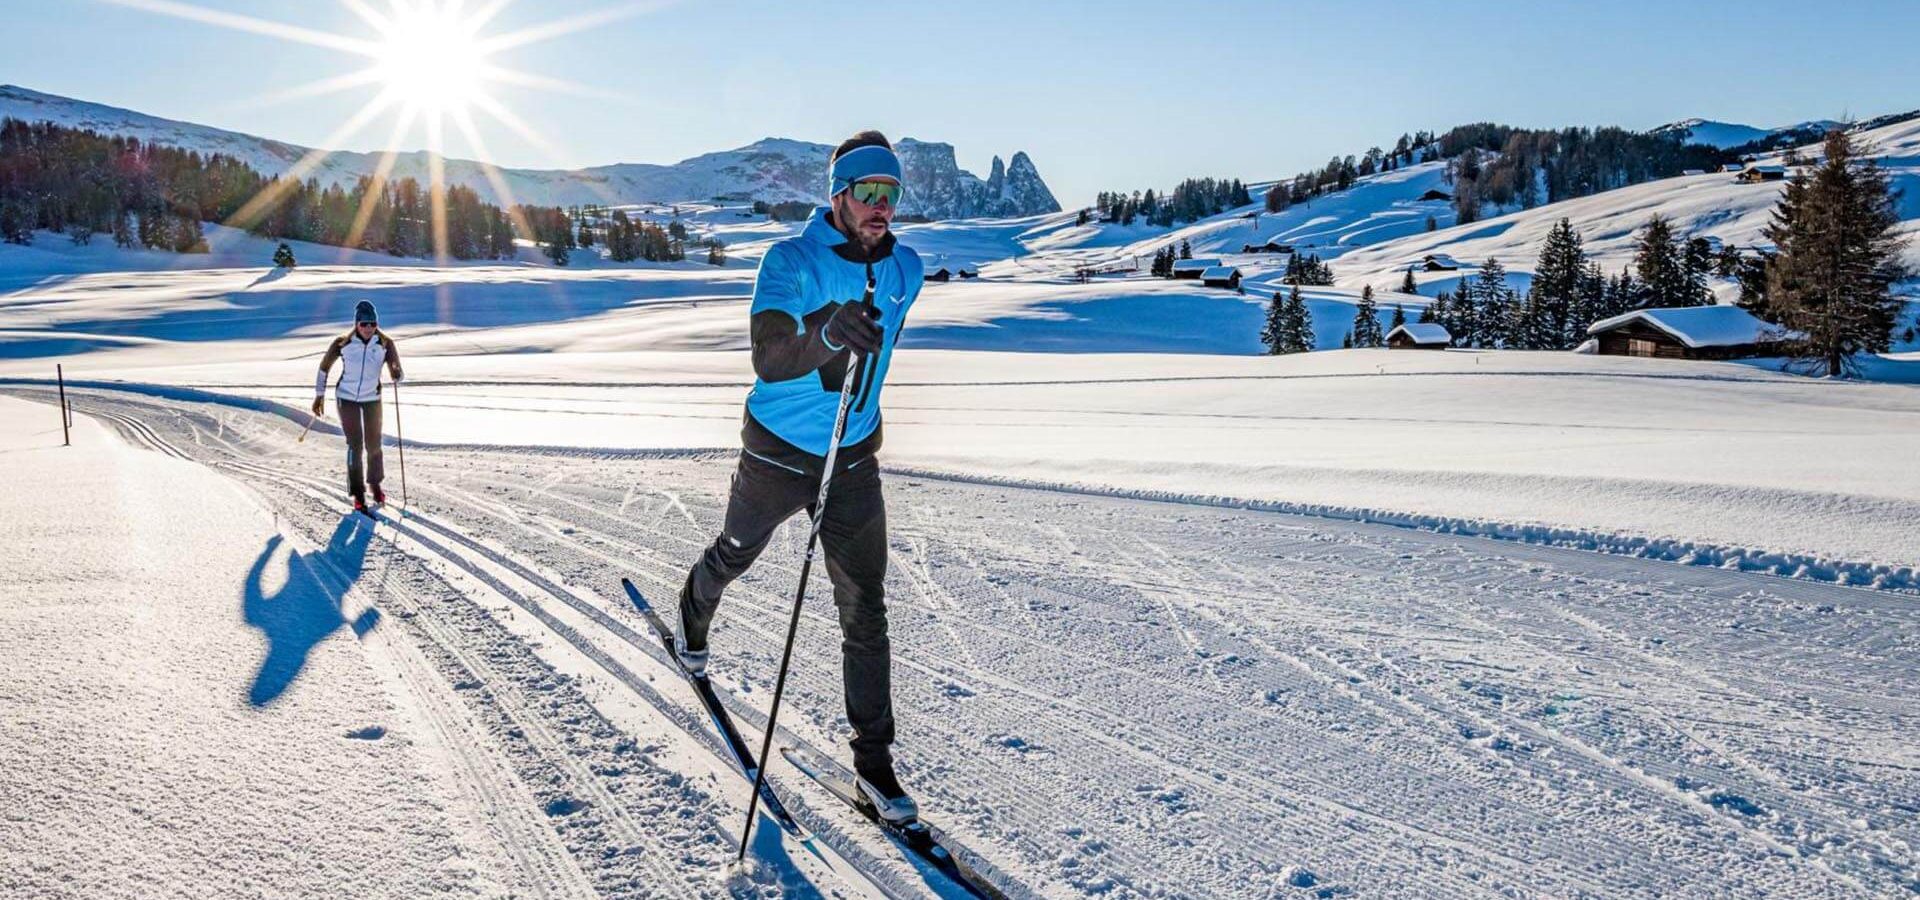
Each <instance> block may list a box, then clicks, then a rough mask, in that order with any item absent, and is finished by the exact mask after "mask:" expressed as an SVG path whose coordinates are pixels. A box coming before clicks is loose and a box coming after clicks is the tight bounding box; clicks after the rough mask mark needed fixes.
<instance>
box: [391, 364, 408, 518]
mask: <svg viewBox="0 0 1920 900" xmlns="http://www.w3.org/2000/svg"><path fill="white" fill-rule="evenodd" d="M393 445H394V446H395V447H397V448H399V450H400V518H402V519H404V518H406V517H407V432H406V429H404V428H402V427H400V382H398V381H396V382H394V383H393Z"/></svg>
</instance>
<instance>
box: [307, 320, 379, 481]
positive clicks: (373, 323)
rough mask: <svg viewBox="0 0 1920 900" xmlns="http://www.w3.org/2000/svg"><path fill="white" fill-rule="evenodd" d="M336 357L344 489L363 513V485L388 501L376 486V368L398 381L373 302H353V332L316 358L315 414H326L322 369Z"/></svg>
mask: <svg viewBox="0 0 1920 900" xmlns="http://www.w3.org/2000/svg"><path fill="white" fill-rule="evenodd" d="M335 360H338V361H339V362H340V363H341V366H340V381H339V382H338V383H337V384H336V385H335V387H334V391H333V399H334V405H335V406H337V407H339V409H340V430H341V431H342V432H345V433H346V436H347V493H349V494H351V495H353V508H354V509H355V510H358V511H360V512H366V510H367V488H368V487H371V488H373V502H374V503H385V502H387V492H386V491H384V490H381V489H380V482H381V480H383V479H384V478H385V477H386V471H387V470H386V465H385V463H384V460H383V459H382V454H381V452H380V367H381V366H385V367H386V369H387V372H388V373H390V374H391V375H392V376H393V383H394V384H399V383H400V349H399V348H398V347H396V346H394V343H393V338H390V337H387V334H386V332H384V331H381V330H380V315H379V313H378V312H377V311H376V310H375V309H374V308H373V301H371V300H362V301H360V302H359V303H356V304H354V307H353V330H352V331H349V332H347V333H346V334H344V335H341V336H340V337H337V338H334V339H333V343H331V344H328V345H327V353H326V355H325V356H322V357H320V374H319V375H317V376H315V378H314V380H313V414H314V415H315V416H324V415H326V400H327V370H328V369H331V368H333V363H334V361H335Z"/></svg>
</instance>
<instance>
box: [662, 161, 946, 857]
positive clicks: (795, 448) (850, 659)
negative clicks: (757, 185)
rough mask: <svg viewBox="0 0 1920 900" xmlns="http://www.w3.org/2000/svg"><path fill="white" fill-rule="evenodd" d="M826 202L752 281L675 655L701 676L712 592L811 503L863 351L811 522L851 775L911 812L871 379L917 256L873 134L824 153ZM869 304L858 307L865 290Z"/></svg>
mask: <svg viewBox="0 0 1920 900" xmlns="http://www.w3.org/2000/svg"><path fill="white" fill-rule="evenodd" d="M829 168H830V178H831V180H830V184H829V188H828V199H827V202H828V206H824V207H819V208H816V209H815V210H814V211H813V216H812V217H811V218H810V219H809V220H808V221H807V226H806V228H805V230H803V231H802V232H801V234H800V235H799V236H798V237H793V238H788V239H787V240H784V241H781V242H779V243H777V244H774V245H773V246H772V247H771V248H769V249H768V250H767V255H766V257H765V258H763V259H762V260H761V262H760V273H759V276H758V278H757V280H756V281H755V282H754V286H753V307H752V319H751V335H752V341H753V370H754V374H755V375H756V376H757V377H756V380H755V381H754V385H753V391H752V392H751V393H749V394H748V395H747V410H746V423H745V426H744V427H743V428H742V429H741V439H742V443H743V447H742V449H741V453H740V463H739V467H738V468H737V469H736V470H735V471H734V475H733V489H732V493H731V495H730V496H729V498H728V500H727V512H726V521H725V523H724V525H723V526H722V528H723V530H722V531H721V533H720V536H719V537H718V538H716V539H715V540H714V542H713V546H711V547H708V548H707V550H706V552H705V553H704V554H703V555H702V556H701V557H700V561H699V562H698V563H696V564H695V565H694V567H693V570H692V571H691V572H689V573H688V574H687V581H686V585H685V586H684V587H682V588H681V590H680V627H679V628H678V629H677V633H676V634H675V636H674V643H675V650H676V652H677V653H678V655H679V656H680V659H681V662H682V664H684V665H685V666H686V667H687V669H688V670H689V671H690V672H693V673H695V674H701V673H704V672H705V671H706V665H707V658H708V648H707V632H708V629H709V627H710V626H711V625H712V624H713V616H714V611H715V610H716V609H718V607H719V605H720V594H721V591H723V590H724V589H725V588H726V586H727V585H728V584H729V583H731V582H732V581H733V580H734V579H735V578H738V577H740V574H741V573H742V572H745V571H746V570H747V567H748V566H751V565H752V564H753V561H754V559H755V558H756V557H758V556H759V555H760V551H761V550H763V549H765V547H766V546H767V539H768V538H769V537H771V536H772V534H773V530H774V528H775V527H777V526H778V525H779V524H780V523H781V522H782V521H785V520H786V519H787V517H789V516H791V515H793V514H794V513H796V512H799V511H801V510H803V509H806V510H811V507H812V505H813V503H814V501H815V499H816V495H817V493H818V491H819V488H820V479H821V476H822V474H823V473H822V470H823V468H824V466H825V464H826V459H825V457H826V455H827V449H828V448H827V445H828V443H829V442H830V441H831V440H832V437H831V434H832V431H833V424H834V418H835V413H836V412H837V411H838V407H839V400H840V390H841V385H842V382H843V381H844V380H845V379H846V377H847V363H848V361H849V359H850V358H851V356H852V355H853V354H859V356H860V357H861V359H862V363H861V366H860V368H859V370H858V371H857V372H856V374H855V376H854V377H855V378H856V379H857V380H856V382H855V384H854V394H853V397H852V400H851V402H850V404H849V407H848V410H847V421H846V426H845V432H844V433H843V436H842V438H841V441H840V449H839V452H838V454H837V455H836V456H835V459H834V472H833V480H832V492H831V494H830V495H829V496H828V499H827V504H826V512H825V516H824V518H823V520H822V522H821V525H820V540H821V544H822V546H823V548H824V549H825V551H826V561H827V574H828V577H830V578H831V579H832V581H833V602H834V606H835V607H837V608H838V610H839V615H840V630H841V635H842V638H843V640H842V642H841V645H840V649H841V655H842V666H843V680H844V685H845V689H846V698H847V721H848V723H849V724H851V725H852V726H853V732H854V736H853V740H852V744H853V760H854V771H855V772H856V773H857V775H858V776H859V778H858V783H859V787H860V790H861V791H862V792H864V793H865V794H866V796H867V797H868V799H870V800H872V801H873V804H874V806H875V807H876V808H877V809H878V810H879V812H880V815H881V816H882V817H884V818H886V819H887V820H888V821H891V822H896V823H899V822H906V821H909V820H912V819H914V818H916V817H917V816H918V815H919V811H918V808H917V807H916V806H915V805H914V802H913V799H912V798H911V797H909V796H908V795H907V792H906V791H905V790H904V789H902V788H901V787H900V782H899V780H898V779H896V778H895V777H894V773H893V754H892V751H891V747H892V745H893V699H892V683H891V674H890V666H891V653H892V649H891V647H890V646H889V644H888V642H887V607H886V603H885V602H884V594H883V585H882V582H883V581H884V580H885V578H886V574H887V510H886V503H885V501H884V500H883V498H882V497H881V492H880V469H879V464H878V461H877V460H876V459H875V458H874V454H875V452H876V451H878V450H879V449H880V388H881V385H882V384H883V383H884V382H885V381H886V377H887V362H888V359H889V357H890V356H891V355H892V351H893V345H894V343H895V342H896V341H898V340H899V336H900V329H901V326H902V325H904V324H905V320H906V316H907V309H908V307H911V306H912V305H913V301H914V300H915V299H916V298H918V297H919V295H920V284H921V278H922V268H921V264H920V257H919V256H918V255H917V254H915V253H914V252H913V251H912V250H910V249H908V248H907V247H904V246H901V245H899V244H897V243H896V242H895V241H894V236H893V233H892V232H891V231H890V226H891V223H892V220H893V214H894V211H895V210H896V209H897V208H898V204H899V202H900V197H901V193H902V190H903V187H902V182H901V173H900V160H899V158H898V157H897V156H895V155H894V153H893V147H892V145H891V144H889V143H888V142H887V139H886V138H885V137H884V136H882V135H881V134H880V133H879V132H877V131H864V132H861V133H859V134H857V135H854V136H853V137H852V138H849V139H848V140H847V141H846V142H845V143H842V144H841V145H840V146H839V148H837V149H835V150H834V152H833V156H832V157H831V159H830V162H829ZM869 284H871V285H872V287H873V294H872V296H873V304H872V306H868V305H866V304H864V303H862V299H863V297H864V295H865V294H866V292H867V288H868V285H869Z"/></svg>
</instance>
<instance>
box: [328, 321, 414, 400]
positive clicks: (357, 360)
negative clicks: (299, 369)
mask: <svg viewBox="0 0 1920 900" xmlns="http://www.w3.org/2000/svg"><path fill="white" fill-rule="evenodd" d="M335 360H338V361H339V362H340V380H339V382H338V383H336V385H335V387H334V393H333V397H334V399H335V400H348V401H352V402H354V403H367V402H371V401H374V400H378V399H380V367H381V366H385V367H386V368H387V370H388V372H389V373H391V374H392V375H393V380H394V381H399V380H400V350H399V348H397V347H395V346H394V345H393V340H392V339H391V338H389V337H387V334H386V332H384V331H379V330H375V331H374V333H373V339H372V340H362V339H361V338H360V336H359V335H357V334H347V335H343V336H341V337H337V338H334V339H333V343H331V344H328V345H327V353H326V355H325V356H322V357H321V358H320V374H319V376H318V377H317V378H316V379H315V380H314V384H313V392H314V395H315V396H322V395H325V394H326V392H327V370H328V369H331V368H333V363H334V361H335Z"/></svg>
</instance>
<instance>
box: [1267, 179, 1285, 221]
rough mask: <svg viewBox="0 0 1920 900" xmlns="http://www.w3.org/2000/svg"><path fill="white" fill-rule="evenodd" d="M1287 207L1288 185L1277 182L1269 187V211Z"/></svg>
mask: <svg viewBox="0 0 1920 900" xmlns="http://www.w3.org/2000/svg"><path fill="white" fill-rule="evenodd" d="M1286 208H1287V187H1286V185H1284V184H1280V183H1279V182H1275V183H1274V185H1273V187H1270V188H1267V212H1270V213H1277V212H1282V211H1285V210H1286Z"/></svg>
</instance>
